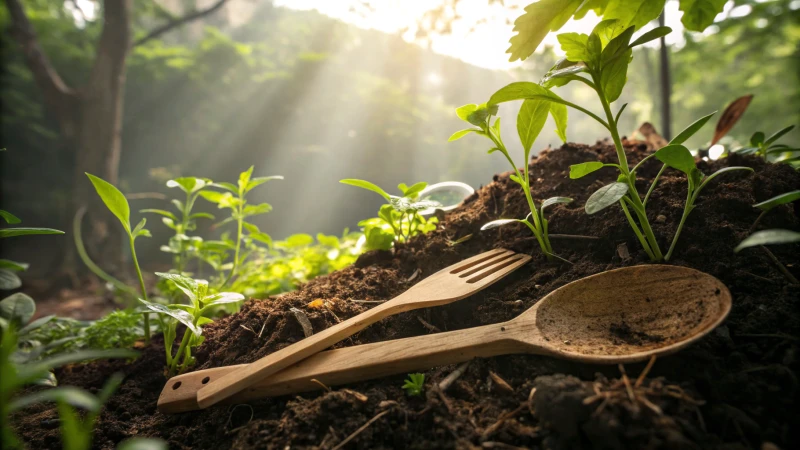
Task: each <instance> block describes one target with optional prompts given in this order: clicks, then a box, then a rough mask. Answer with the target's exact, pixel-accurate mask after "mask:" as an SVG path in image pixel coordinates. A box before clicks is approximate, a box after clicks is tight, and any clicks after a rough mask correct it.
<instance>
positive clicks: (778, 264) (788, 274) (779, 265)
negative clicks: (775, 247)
mask: <svg viewBox="0 0 800 450" xmlns="http://www.w3.org/2000/svg"><path fill="white" fill-rule="evenodd" d="M760 247H761V250H762V251H763V252H764V253H765V254H766V255H767V257H768V258H769V259H770V261H772V263H773V264H775V267H777V268H778V270H779V271H780V272H781V273H782V274H783V276H784V277H786V279H787V280H789V282H790V283H791V284H800V281H798V280H797V278H796V277H795V276H794V275H792V273H791V272H789V270H788V269H787V268H786V266H784V265H783V263H782V262H780V260H779V259H778V258H777V257H776V256H775V254H774V253H772V251H771V250H770V249H768V248H767V247H765V246H763V245H761V246H760Z"/></svg>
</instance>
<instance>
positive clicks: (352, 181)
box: [339, 178, 390, 201]
mask: <svg viewBox="0 0 800 450" xmlns="http://www.w3.org/2000/svg"><path fill="white" fill-rule="evenodd" d="M339 183H342V184H349V185H351V186H355V187H360V188H362V189H366V190H368V191H372V192H375V193H377V194H379V195H380V196H381V197H383V198H385V199H386V201H389V198H390V195H389V194H388V193H387V192H386V191H384V190H383V189H381V188H380V187H378V186H377V185H375V184H372V183H370V182H369V181H364V180H358V179H355V178H347V179H344V180H339Z"/></svg>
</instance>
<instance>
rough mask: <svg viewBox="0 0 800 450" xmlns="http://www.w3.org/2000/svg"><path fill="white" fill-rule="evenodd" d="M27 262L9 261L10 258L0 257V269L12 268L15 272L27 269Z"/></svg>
mask: <svg viewBox="0 0 800 450" xmlns="http://www.w3.org/2000/svg"><path fill="white" fill-rule="evenodd" d="M28 266H29V264H28V263H23V262H16V261H11V260H10V259H0V269H8V270H13V271H15V272H22V271H24V270H28Z"/></svg>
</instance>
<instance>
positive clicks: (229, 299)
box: [203, 292, 244, 307]
mask: <svg viewBox="0 0 800 450" xmlns="http://www.w3.org/2000/svg"><path fill="white" fill-rule="evenodd" d="M243 300H244V295H242V294H237V293H235V292H220V293H218V294H214V295H209V296H208V297H206V298H205V300H203V304H204V305H205V306H206V307H208V306H213V305H224V304H226V303H236V302H241V301H243Z"/></svg>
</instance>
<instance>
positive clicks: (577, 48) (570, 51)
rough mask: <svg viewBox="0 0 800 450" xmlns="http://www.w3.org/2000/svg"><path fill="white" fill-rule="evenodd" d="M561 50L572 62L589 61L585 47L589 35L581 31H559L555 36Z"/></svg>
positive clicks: (587, 50)
mask: <svg viewBox="0 0 800 450" xmlns="http://www.w3.org/2000/svg"><path fill="white" fill-rule="evenodd" d="M556 38H557V39H558V42H559V44H561V50H563V51H564V53H565V54H566V57H567V59H568V60H570V61H573V62H582V61H589V60H590V55H589V49H588V48H587V47H586V46H587V42H588V40H589V35H587V34H582V33H561V34H559V35H558V36H556Z"/></svg>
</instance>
